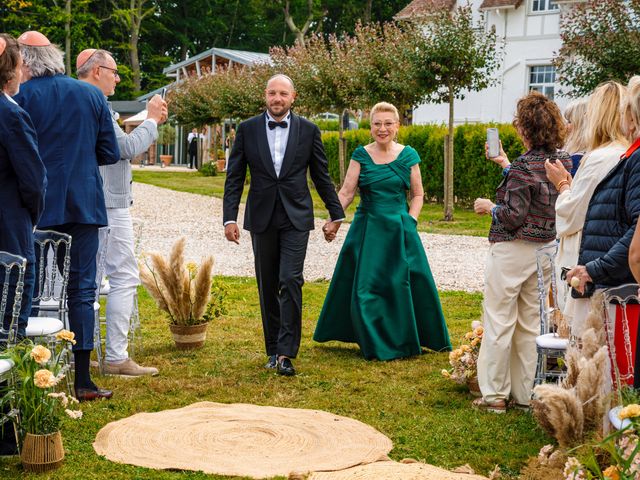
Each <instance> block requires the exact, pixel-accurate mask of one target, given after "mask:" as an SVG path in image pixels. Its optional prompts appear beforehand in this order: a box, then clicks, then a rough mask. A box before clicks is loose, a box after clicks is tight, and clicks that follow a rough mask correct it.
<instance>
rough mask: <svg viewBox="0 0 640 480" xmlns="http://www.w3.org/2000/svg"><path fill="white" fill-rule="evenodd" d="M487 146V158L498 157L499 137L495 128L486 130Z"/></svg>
mask: <svg viewBox="0 0 640 480" xmlns="http://www.w3.org/2000/svg"><path fill="white" fill-rule="evenodd" d="M487 145H488V146H489V151H488V155H489V158H495V157H497V156H498V155H500V136H499V135H498V129H497V128H487Z"/></svg>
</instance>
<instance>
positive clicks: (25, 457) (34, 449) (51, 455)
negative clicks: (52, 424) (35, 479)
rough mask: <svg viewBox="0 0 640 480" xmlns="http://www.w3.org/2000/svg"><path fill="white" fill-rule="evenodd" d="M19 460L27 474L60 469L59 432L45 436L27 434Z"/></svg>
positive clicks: (60, 436)
mask: <svg viewBox="0 0 640 480" xmlns="http://www.w3.org/2000/svg"><path fill="white" fill-rule="evenodd" d="M20 460H22V466H23V467H24V469H25V470H26V471H27V472H39V473H41V472H49V471H51V470H55V469H56V468H58V467H60V465H62V460H64V448H63V447H62V435H61V434H60V431H57V432H54V433H49V434H46V435H33V434H31V433H27V434H26V436H25V438H24V444H23V446H22V451H21V452H20Z"/></svg>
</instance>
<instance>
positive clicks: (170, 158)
mask: <svg viewBox="0 0 640 480" xmlns="http://www.w3.org/2000/svg"><path fill="white" fill-rule="evenodd" d="M160 161H161V162H162V164H163V165H164V166H165V167H168V166H169V164H170V163H171V162H173V155H160Z"/></svg>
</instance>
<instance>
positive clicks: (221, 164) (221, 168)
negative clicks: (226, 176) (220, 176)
mask: <svg viewBox="0 0 640 480" xmlns="http://www.w3.org/2000/svg"><path fill="white" fill-rule="evenodd" d="M226 165H227V160H226V159H225V157H224V150H222V149H221V148H219V149H218V160H217V161H216V166H217V167H218V171H219V172H224V167H225V166H226Z"/></svg>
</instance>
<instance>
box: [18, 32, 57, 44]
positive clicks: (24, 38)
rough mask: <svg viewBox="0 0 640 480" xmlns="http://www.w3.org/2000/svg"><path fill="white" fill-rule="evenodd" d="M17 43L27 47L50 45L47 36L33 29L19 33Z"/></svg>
mask: <svg viewBox="0 0 640 480" xmlns="http://www.w3.org/2000/svg"><path fill="white" fill-rule="evenodd" d="M18 43H20V44H21V45H26V46H27V47H48V46H49V45H51V42H50V41H49V39H48V38H47V37H45V36H44V35H43V34H41V33H40V32H36V31H35V30H31V31H28V32H24V33H23V34H22V35H20V36H19V37H18Z"/></svg>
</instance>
